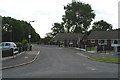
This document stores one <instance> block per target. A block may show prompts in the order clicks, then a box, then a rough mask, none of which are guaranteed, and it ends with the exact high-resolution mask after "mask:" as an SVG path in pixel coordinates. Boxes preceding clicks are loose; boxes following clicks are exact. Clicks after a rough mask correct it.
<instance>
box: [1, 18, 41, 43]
mask: <svg viewBox="0 0 120 80" xmlns="http://www.w3.org/2000/svg"><path fill="white" fill-rule="evenodd" d="M29 28H30V30H31V35H32V38H31V41H32V42H36V41H39V39H40V36H39V34H37V33H36V31H35V29H34V28H33V27H32V26H31V25H30V24H29V23H27V22H26V21H20V20H16V19H14V18H11V17H2V41H13V42H21V41H22V40H24V39H27V40H28V35H29Z"/></svg>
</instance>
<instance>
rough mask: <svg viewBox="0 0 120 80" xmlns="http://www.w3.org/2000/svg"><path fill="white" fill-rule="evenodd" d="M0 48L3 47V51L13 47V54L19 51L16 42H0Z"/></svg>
mask: <svg viewBox="0 0 120 80" xmlns="http://www.w3.org/2000/svg"><path fill="white" fill-rule="evenodd" d="M0 48H2V51H5V50H10V49H12V50H13V54H17V53H18V48H17V46H16V44H15V43H14V42H2V43H0Z"/></svg>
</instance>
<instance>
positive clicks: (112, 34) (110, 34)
mask: <svg viewBox="0 0 120 80" xmlns="http://www.w3.org/2000/svg"><path fill="white" fill-rule="evenodd" d="M118 34H119V35H118ZM88 39H120V31H93V32H91V34H90V35H89V36H88Z"/></svg>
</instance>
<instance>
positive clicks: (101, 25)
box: [92, 20, 112, 31]
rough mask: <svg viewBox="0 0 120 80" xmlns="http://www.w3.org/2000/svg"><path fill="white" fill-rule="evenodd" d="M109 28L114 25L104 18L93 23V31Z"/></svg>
mask: <svg viewBox="0 0 120 80" xmlns="http://www.w3.org/2000/svg"><path fill="white" fill-rule="evenodd" d="M108 30H112V25H111V24H109V23H107V22H106V21H104V20H100V21H98V22H94V23H93V26H92V31H108Z"/></svg>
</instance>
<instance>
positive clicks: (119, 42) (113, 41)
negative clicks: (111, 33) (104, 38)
mask: <svg viewBox="0 0 120 80" xmlns="http://www.w3.org/2000/svg"><path fill="white" fill-rule="evenodd" d="M115 40H117V41H118V44H120V39H112V40H111V44H114V43H115Z"/></svg>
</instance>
